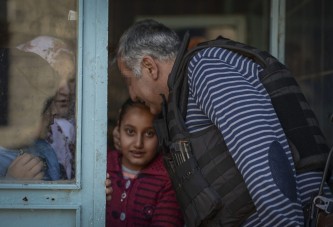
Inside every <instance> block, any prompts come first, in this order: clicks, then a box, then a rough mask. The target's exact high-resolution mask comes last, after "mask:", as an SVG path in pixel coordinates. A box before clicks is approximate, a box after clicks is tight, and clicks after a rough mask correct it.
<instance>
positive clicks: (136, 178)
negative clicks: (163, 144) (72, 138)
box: [106, 99, 184, 227]
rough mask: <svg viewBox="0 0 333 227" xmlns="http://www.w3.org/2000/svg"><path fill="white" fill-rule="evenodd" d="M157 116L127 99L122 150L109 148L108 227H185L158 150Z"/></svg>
mask: <svg viewBox="0 0 333 227" xmlns="http://www.w3.org/2000/svg"><path fill="white" fill-rule="evenodd" d="M153 121H154V115H152V114H151V113H150V111H149V108H148V107H146V106H145V105H144V104H143V103H138V102H132V101H131V100H130V99H129V100H127V101H126V102H125V103H124V104H123V106H122V109H121V111H120V115H119V121H118V128H119V133H120V148H121V152H119V151H109V152H108V161H107V165H108V166H107V170H108V176H110V180H111V185H110V184H109V183H110V180H109V179H108V180H107V182H109V183H106V185H107V186H111V187H112V199H110V194H109V193H108V191H109V192H110V191H111V189H110V188H108V189H109V190H108V189H107V197H108V198H109V199H110V200H109V201H107V204H106V206H107V207H106V226H122V227H124V226H183V225H184V221H183V216H182V213H181V210H180V207H179V205H178V203H177V200H176V195H175V191H174V190H173V188H172V184H171V181H170V179H169V175H168V173H167V171H166V169H165V167H164V165H163V159H162V155H161V154H160V153H158V151H157V146H158V140H157V135H156V133H155V129H154V127H153Z"/></svg>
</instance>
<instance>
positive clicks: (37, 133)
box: [0, 0, 77, 183]
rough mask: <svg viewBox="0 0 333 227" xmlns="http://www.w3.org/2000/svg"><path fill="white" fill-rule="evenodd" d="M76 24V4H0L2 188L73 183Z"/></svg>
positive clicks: (9, 0)
mask: <svg viewBox="0 0 333 227" xmlns="http://www.w3.org/2000/svg"><path fill="white" fill-rule="evenodd" d="M76 18H77V1H76V0H59V1H54V0H25V1H21V0H0V180H1V182H2V183H6V182H11V183H12V182H21V180H24V181H26V180H29V182H38V183H41V182H42V183H43V182H46V181H52V182H53V181H58V182H62V183H63V180H65V182H73V180H74V179H75V168H76V166H75V161H74V160H75V157H76V155H75V152H76V150H75V144H76V130H75V124H76V121H75V109H76V108H75V97H76V95H75V94H76V41H77V34H76V33H77V32H76V31H77V28H76V27H77V21H76ZM31 180H32V181H31Z"/></svg>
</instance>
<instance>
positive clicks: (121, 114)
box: [118, 98, 149, 126]
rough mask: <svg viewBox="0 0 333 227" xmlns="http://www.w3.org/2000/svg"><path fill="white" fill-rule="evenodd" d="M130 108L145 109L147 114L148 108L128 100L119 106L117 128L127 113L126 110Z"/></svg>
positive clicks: (140, 103)
mask: <svg viewBox="0 0 333 227" xmlns="http://www.w3.org/2000/svg"><path fill="white" fill-rule="evenodd" d="M131 107H140V108H143V109H146V110H147V111H148V112H149V108H148V107H147V106H146V105H145V104H144V103H142V102H133V101H132V100H131V99H130V98H129V99H127V100H126V101H125V102H124V103H123V105H122V106H121V109H120V112H119V116H118V126H120V125H121V122H122V120H123V118H124V115H125V114H126V113H127V111H128V109H130V108H131Z"/></svg>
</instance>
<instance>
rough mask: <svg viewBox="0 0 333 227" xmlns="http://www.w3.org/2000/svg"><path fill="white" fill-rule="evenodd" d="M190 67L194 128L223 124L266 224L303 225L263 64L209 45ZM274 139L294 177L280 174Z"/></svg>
mask: <svg viewBox="0 0 333 227" xmlns="http://www.w3.org/2000/svg"><path fill="white" fill-rule="evenodd" d="M188 69H189V71H188V80H189V90H190V91H189V104H188V116H187V118H186V123H187V127H188V129H189V130H190V131H191V132H194V131H200V130H202V129H204V128H205V127H208V126H209V124H214V125H216V126H217V127H218V128H219V130H220V131H221V133H222V135H223V137H224V139H225V141H226V144H227V146H228V149H229V151H230V153H231V156H232V157H233V159H234V161H235V163H236V166H237V167H238V169H239V170H240V172H241V174H242V175H243V177H244V181H245V183H246V185H247V187H248V190H249V192H250V195H251V197H252V199H253V202H254V204H255V205H256V209H257V214H256V215H257V216H258V219H259V220H260V226H301V225H303V212H302V207H301V201H300V195H299V192H298V190H296V180H295V178H296V173H295V168H294V164H293V161H292V155H291V152H290V150H289V147H288V143H287V140H286V138H285V135H284V133H283V130H282V128H281V125H280V123H279V120H278V118H277V116H276V113H275V111H274V109H273V106H272V104H271V102H270V99H269V95H268V94H267V92H266V90H265V89H264V87H263V85H262V84H261V82H260V81H259V78H258V75H259V73H260V71H261V70H262V69H261V68H260V66H258V65H257V64H255V63H254V62H253V61H251V60H249V59H248V58H246V57H243V56H241V55H238V54H235V53H233V52H231V51H228V50H225V49H221V48H208V49H205V50H203V51H201V52H200V53H198V54H196V55H195V56H194V57H193V58H192V60H191V61H190V64H189V67H188ZM274 142H275V143H277V144H279V146H280V147H281V150H279V151H281V152H282V153H284V154H283V157H286V161H285V162H283V163H284V165H286V166H287V167H288V168H289V169H290V171H291V177H289V178H288V179H287V178H286V179H283V176H282V178H281V179H278V178H279V177H281V174H280V173H279V171H278V170H275V171H273V170H274V168H273V167H274V165H272V162H271V160H272V159H271V158H270V157H271V156H272V155H273V156H274V155H275V154H274V153H273V154H272V152H269V151H271V150H272V144H274ZM281 157H282V156H281ZM272 166H273V167H272ZM276 176H278V177H276ZM284 180H285V182H286V183H282V184H281V181H284ZM279 181H280V184H277V182H279ZM289 183H290V184H289ZM293 183H294V184H293ZM286 187H290V188H292V189H293V191H294V192H295V196H294V197H291V196H289V195H286V193H285V192H286V191H287V190H284V188H286Z"/></svg>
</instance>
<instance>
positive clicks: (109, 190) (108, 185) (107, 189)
mask: <svg viewBox="0 0 333 227" xmlns="http://www.w3.org/2000/svg"><path fill="white" fill-rule="evenodd" d="M112 192H113V189H112V187H111V180H110V175H109V174H108V173H106V180H105V194H106V201H110V200H111V193H112Z"/></svg>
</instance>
